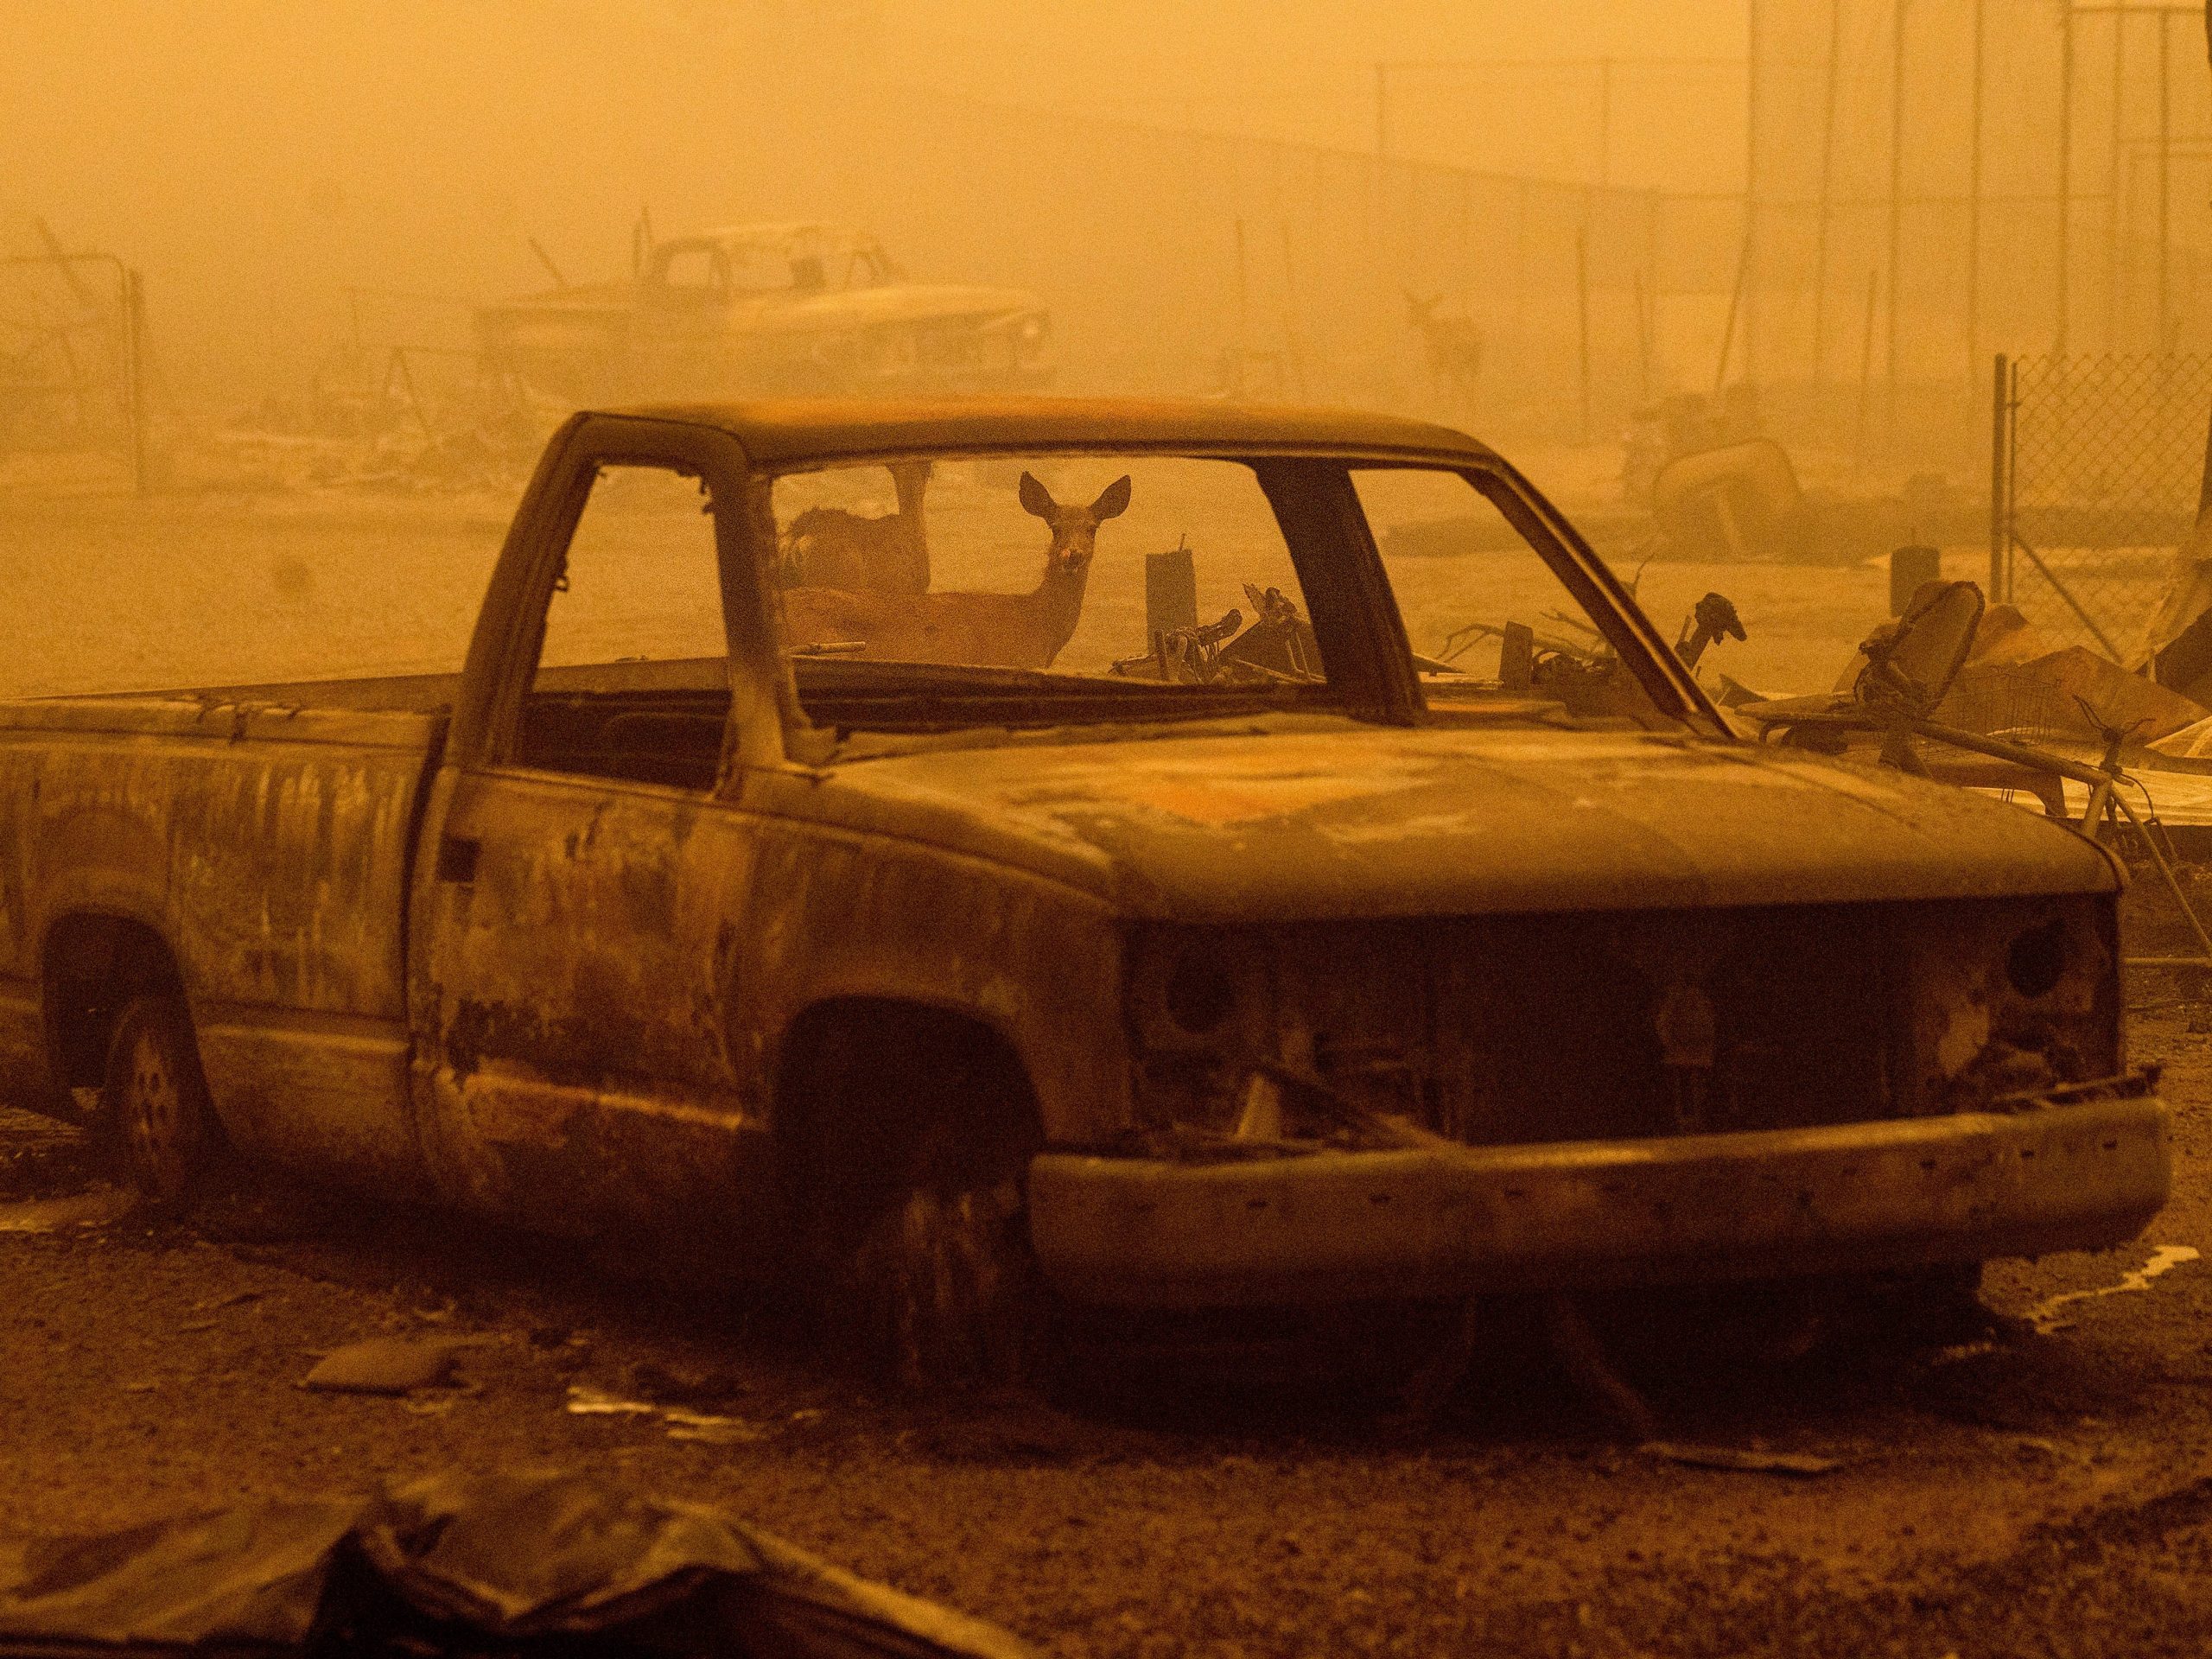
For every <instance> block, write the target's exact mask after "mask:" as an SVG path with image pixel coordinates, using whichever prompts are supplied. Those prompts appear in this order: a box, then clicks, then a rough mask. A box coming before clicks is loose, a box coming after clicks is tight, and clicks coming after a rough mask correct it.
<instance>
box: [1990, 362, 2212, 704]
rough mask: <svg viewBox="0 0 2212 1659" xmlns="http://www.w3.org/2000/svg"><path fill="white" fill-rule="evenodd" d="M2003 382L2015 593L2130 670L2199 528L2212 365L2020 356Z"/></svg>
mask: <svg viewBox="0 0 2212 1659" xmlns="http://www.w3.org/2000/svg"><path fill="white" fill-rule="evenodd" d="M2004 372H2005V375H2006V381H2005V397H2004V398H2003V399H2002V400H2001V402H2000V405H1999V414H2000V418H2001V420H2002V423H2003V424H2002V426H2001V427H2000V429H1999V435H1998V436H1999V443H2000V444H2001V446H2002V449H2001V452H2000V453H2001V454H2002V456H2003V458H2004V461H2005V473H2006V483H2005V489H2004V491H2003V493H2002V494H2001V497H2000V499H1999V503H1998V515H1999V524H1998V526H1997V535H1996V538H1995V539H1996V542H1997V543H1998V544H1999V546H2000V547H2002V548H2004V549H2005V550H2006V551H2007V556H2008V563H2007V583H2006V585H2007V588H2008V593H2007V594H2006V595H2005V596H2006V597H2008V598H2009V599H2010V600H2011V601H2012V602H2013V603H2014V604H2016V605H2018V607H2020V609H2021V611H2022V612H2023V613H2024V614H2025V615H2026V616H2027V618H2028V620H2030V621H2031V622H2033V623H2034V624H2036V626H2037V627H2039V628H2041V629H2043V630H2044V631H2045V632H2049V633H2050V634H2051V635H2054V636H2056V637H2058V638H2061V639H2066V640H2068V641H2069V642H2076V643H2080V644H2082V645H2090V646H2092V647H2094V648H2095V649H2096V650H2098V651H2101V652H2103V653H2104V654H2105V655H2107V656H2108V657H2111V658H2114V659H2115V660H2118V661H2120V662H2122V663H2126V664H2131V665H2132V664H2133V663H2134V662H2136V661H2137V660H2139V658H2140V657H2141V656H2142V654H2143V652H2144V651H2145V647H2146V642H2147V634H2148V630H2149V628H2150V626H2151V624H2152V620H2153V619H2154V617H2155V616H2156V615H2157V613H2158V606H2159V602H2160V601H2161V600H2162V598H2163V597H2164V593H2165V589H2166V585H2167V582H2168V579H2169V577H2170V575H2171V571H2172V569H2173V563H2174V553H2175V550H2176V549H2177V547H2179V546H2180V545H2181V544H2182V543H2183V542H2184V541H2186V540H2187V539H2188V537H2189V534H2190V530H2191V528H2192V527H2193V526H2194V524H2195V523H2196V511H2197V501H2198V496H2199V493H2200V491H2201V490H2202V483H2203V467H2204V454H2205V424H2206V420H2207V418H2208V415H2212V355H2208V354H2205V353H2164V354H2148V355H2142V356H2125V355H2093V356H2078V355H2077V356H2056V355H2046V356H2037V357H2022V358H2018V359H2013V360H2012V363H2011V364H2010V365H2007V366H2006V368H2005V371H2004Z"/></svg>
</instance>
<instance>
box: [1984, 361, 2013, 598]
mask: <svg viewBox="0 0 2212 1659" xmlns="http://www.w3.org/2000/svg"><path fill="white" fill-rule="evenodd" d="M2006 378H2007V376H2006V373H2005V353H2002V352H1999V353H1997V361H1996V364H1995V365H1994V367H1993V372H1992V373H1991V375H1990V385H1992V386H1993V387H1994V388H1995V390H1994V391H1993V392H1992V393H1991V394H1990V399H1989V602H1990V603H1991V604H1992V605H1995V604H1999V603H2001V602H2002V601H2003V600H2004V598H2005V564H2006V563H2007V555H2009V554H2010V553H2011V551H2012V525H2011V524H2010V523H2009V522H2008V521H2007V518H2006V514H2005V413H2006V410H2005V404H2006V403H2007V402H2008V401H2009V399H2008V398H2007V397H2006V396H2005V393H2006V391H2007V388H2006V386H2005V380H2006Z"/></svg>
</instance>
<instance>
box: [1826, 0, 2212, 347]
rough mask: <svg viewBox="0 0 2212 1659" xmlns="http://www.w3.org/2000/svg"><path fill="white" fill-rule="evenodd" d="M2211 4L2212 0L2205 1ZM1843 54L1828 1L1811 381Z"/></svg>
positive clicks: (1837, 4)
mask: <svg viewBox="0 0 2212 1659" xmlns="http://www.w3.org/2000/svg"><path fill="white" fill-rule="evenodd" d="M2208 3H2212V0H2208ZM1842 55H1843V0H1828V67H1827V97H1826V99H1825V102H1824V106H1823V113H1822V115H1821V208H1820V219H1819V220H1818V221H1817V223H1816V224H1815V226H1814V231H1813V380H1814V383H1815V385H1817V384H1819V381H1820V378H1821V372H1822V371H1823V370H1824V369H1825V368H1826V366H1827V308H1828V204H1829V202H1830V200H1832V199H1833V197H1834V188H1835V97H1836V76H1837V74H1838V73H1839V65H1840V59H1841V57H1842Z"/></svg>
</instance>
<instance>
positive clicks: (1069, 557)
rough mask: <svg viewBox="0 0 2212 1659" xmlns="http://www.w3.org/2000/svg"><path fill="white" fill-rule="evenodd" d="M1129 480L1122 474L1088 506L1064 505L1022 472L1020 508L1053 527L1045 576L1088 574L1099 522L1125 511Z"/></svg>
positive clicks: (1062, 576)
mask: <svg viewBox="0 0 2212 1659" xmlns="http://www.w3.org/2000/svg"><path fill="white" fill-rule="evenodd" d="M1129 488H1130V485H1129V480H1128V474H1123V475H1122V476H1121V477H1120V478H1117V479H1116V480H1114V481H1113V482H1112V483H1111V484H1109V485H1108V486H1106V487H1105V488H1104V489H1103V490H1102V491H1101V492H1099V495H1098V499H1096V501H1094V502H1092V503H1091V504H1090V505H1089V506H1087V507H1064V506H1062V505H1060V504H1059V503H1058V502H1057V501H1055V500H1053V499H1052V492H1051V491H1050V490H1048V489H1046V487H1045V486H1043V485H1042V484H1039V482H1038V481H1037V480H1036V478H1035V477H1034V476H1033V475H1032V474H1028V473H1024V474H1022V475H1021V505H1022V509H1023V511H1025V512H1031V513H1034V514H1035V515H1036V516H1037V517H1038V518H1042V519H1043V520H1044V521H1045V522H1046V524H1050V525H1051V526H1052V546H1051V547H1050V548H1049V549H1047V550H1046V554H1045V579H1046V581H1047V582H1050V581H1051V580H1052V578H1053V577H1055V576H1058V577H1061V578H1063V579H1065V578H1068V577H1075V578H1081V577H1083V576H1084V575H1088V574H1089V572H1090V559H1091V556H1092V555H1093V554H1095V553H1096V552H1097V550H1098V526H1099V525H1101V524H1104V523H1105V522H1106V521H1107V520H1108V519H1109V518H1120V517H1121V516H1122V514H1123V513H1124V512H1128V506H1129Z"/></svg>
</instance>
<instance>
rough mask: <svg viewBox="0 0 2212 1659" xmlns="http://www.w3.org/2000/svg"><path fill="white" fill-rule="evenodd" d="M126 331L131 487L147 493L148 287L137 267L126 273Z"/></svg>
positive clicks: (149, 483)
mask: <svg viewBox="0 0 2212 1659" xmlns="http://www.w3.org/2000/svg"><path fill="white" fill-rule="evenodd" d="M123 330H124V352H125V353H126V355H127V358H128V368H129V372H130V389H129V391H128V392H127V393H126V396H128V397H129V398H130V487H131V489H132V490H133V492H135V493H137V494H139V495H145V494H147V493H149V490H150V486H151V479H150V476H149V473H148V470H147V458H146V289H145V284H144V283H143V282H142V281H141V280H140V278H139V276H138V273H137V271H135V270H126V271H124V273H123Z"/></svg>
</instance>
